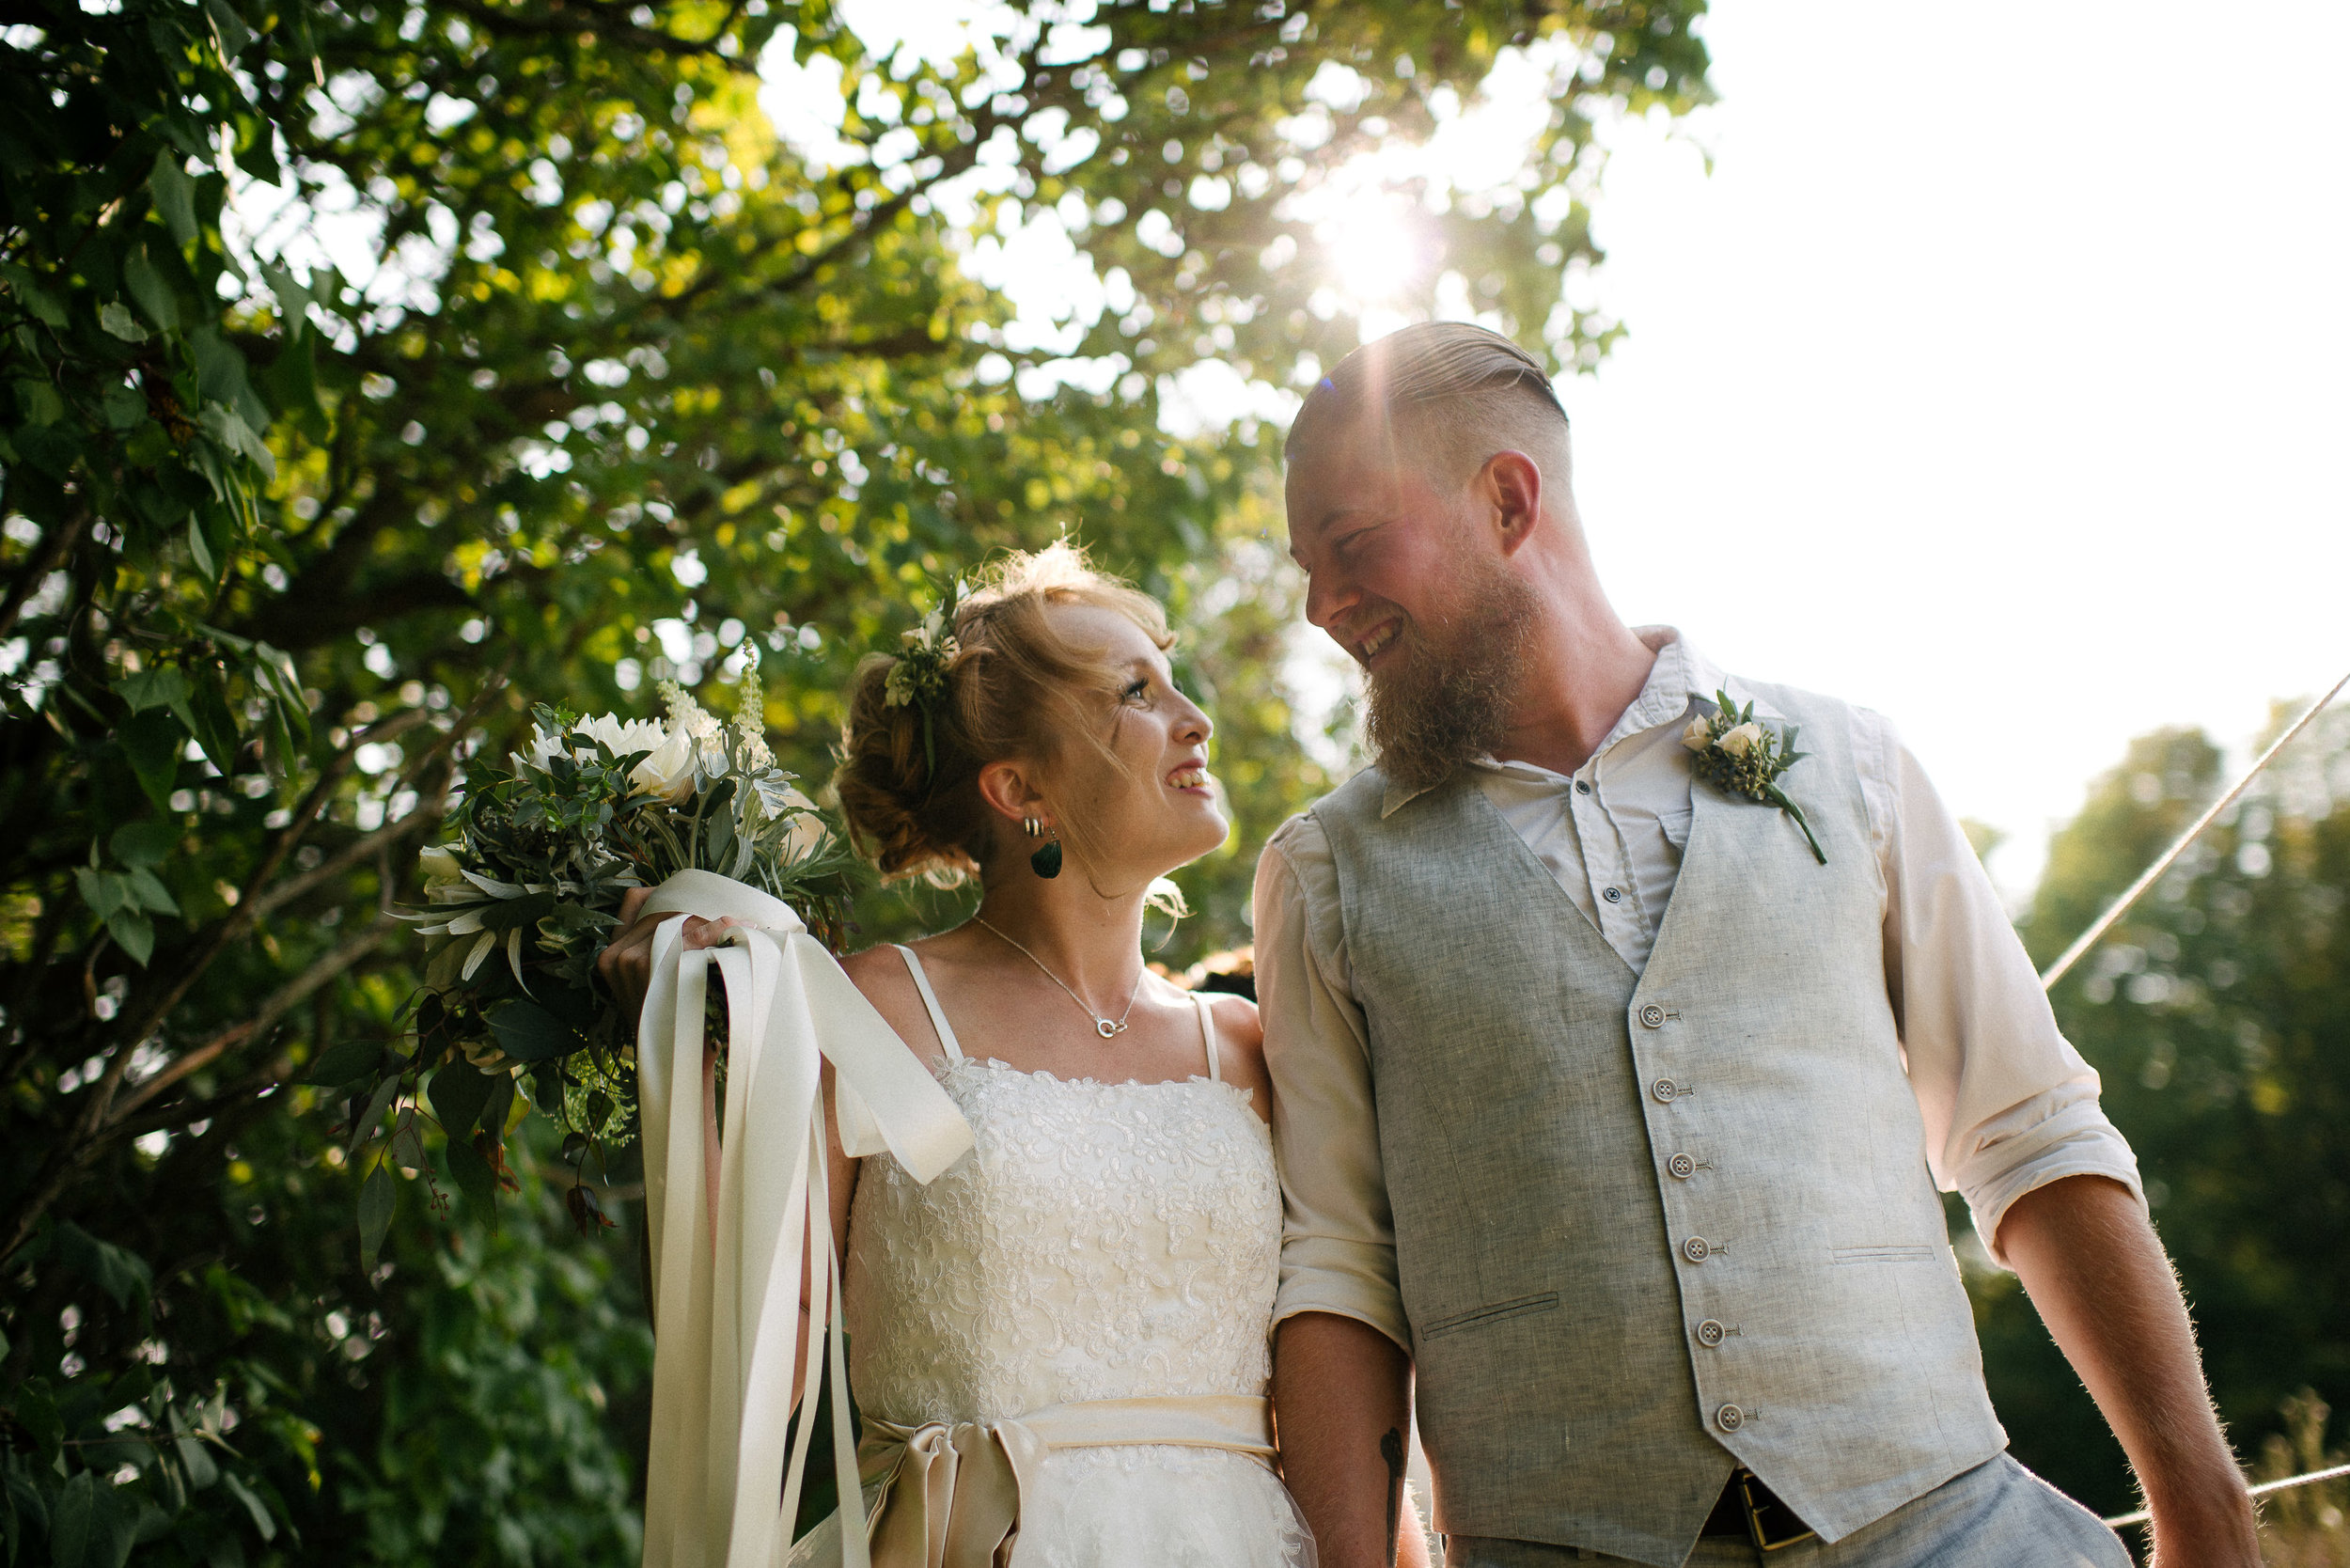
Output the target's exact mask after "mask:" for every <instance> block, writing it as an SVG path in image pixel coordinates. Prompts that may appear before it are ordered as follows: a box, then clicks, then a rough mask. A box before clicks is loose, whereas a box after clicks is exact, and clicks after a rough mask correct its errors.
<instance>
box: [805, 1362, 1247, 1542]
mask: <svg viewBox="0 0 2350 1568" xmlns="http://www.w3.org/2000/svg"><path fill="white" fill-rule="evenodd" d="M1272 1408H1273V1407H1272V1403H1271V1402H1270V1401H1268V1400H1265V1399H1262V1398H1258V1397H1253V1396H1250V1395H1245V1394H1201V1395H1189V1396H1174V1395H1169V1396H1165V1397H1160V1398H1151V1399H1104V1400H1088V1401H1086V1402H1084V1403H1073V1404H1055V1405H1048V1406H1046V1407H1045V1408H1043V1409H1042V1410H1031V1411H1029V1412H1028V1413H1027V1414H1026V1415H1025V1416H1022V1417H1020V1418H1018V1419H1014V1420H1004V1421H957V1422H952V1423H948V1422H945V1421H927V1422H924V1423H923V1424H921V1425H919V1426H899V1425H895V1424H892V1423H891V1422H888V1421H880V1420H873V1419H870V1418H869V1419H868V1420H867V1421H866V1433H865V1447H864V1450H863V1451H862V1453H861V1454H860V1455H859V1458H860V1461H861V1468H862V1475H863V1481H864V1486H865V1491H866V1495H867V1497H868V1499H869V1501H868V1506H869V1507H870V1509H871V1513H870V1521H869V1523H868V1525H867V1527H866V1533H867V1534H868V1535H870V1537H871V1542H872V1545H871V1552H872V1564H873V1568H996V1564H997V1563H998V1562H1001V1563H1002V1564H1004V1565H1005V1568H1021V1559H1020V1549H1019V1535H1020V1510H1021V1499H1022V1497H1023V1495H1024V1494H1025V1493H1026V1492H1027V1491H1028V1490H1029V1488H1030V1487H1031V1486H1032V1485H1033V1484H1034V1482H1035V1479H1036V1474H1037V1470H1038V1467H1039V1466H1041V1465H1042V1463H1043V1461H1044V1456H1045V1454H1046V1453H1048V1452H1050V1451H1051V1450H1054V1449H1090V1448H1122V1447H1126V1446H1130V1445H1141V1444H1149V1445H1167V1446H1172V1447H1177V1448H1195V1449H1223V1450H1228V1451H1230V1452H1234V1453H1246V1454H1250V1455H1253V1456H1254V1457H1256V1458H1258V1459H1261V1460H1266V1461H1270V1460H1271V1459H1272V1457H1273V1453H1274V1448H1273V1416H1272ZM835 1529H838V1519H837V1518H836V1519H835V1520H830V1521H827V1522H826V1526H825V1527H824V1529H823V1530H822V1531H821V1532H811V1533H810V1536H809V1539H808V1540H807V1541H806V1542H804V1543H802V1544H801V1549H800V1550H797V1551H794V1552H793V1553H792V1554H791V1559H790V1560H791V1563H792V1564H795V1565H796V1564H799V1563H802V1562H811V1563H812V1562H818V1561H828V1560H830V1559H831V1557H832V1555H833V1552H834V1551H835V1550H837V1548H835V1547H834V1546H833V1542H832V1534H833V1531H834V1530H835ZM820 1533H821V1534H822V1536H823V1539H822V1540H819V1539H818V1536H819V1534H820ZM844 1533H845V1534H848V1535H854V1534H856V1533H857V1532H856V1531H854V1530H850V1531H846V1532H844Z"/></svg>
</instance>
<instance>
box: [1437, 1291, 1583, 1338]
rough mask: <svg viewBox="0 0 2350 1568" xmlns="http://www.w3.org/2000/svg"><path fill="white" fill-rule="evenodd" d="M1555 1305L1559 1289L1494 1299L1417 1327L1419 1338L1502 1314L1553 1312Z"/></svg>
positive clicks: (1485, 1321) (1475, 1324)
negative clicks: (1511, 1297)
mask: <svg viewBox="0 0 2350 1568" xmlns="http://www.w3.org/2000/svg"><path fill="white" fill-rule="evenodd" d="M1558 1309H1559V1293H1558V1292H1557V1291H1545V1292H1544V1293H1543V1294H1541V1295H1521V1296H1518V1297H1515V1298H1514V1299H1512V1300H1509V1301H1496V1302H1495V1303H1494V1304H1493V1305H1491V1306H1489V1307H1473V1308H1471V1309H1469V1310H1467V1311H1465V1312H1455V1313H1453V1314H1452V1315H1451V1316H1450V1317H1449V1318H1438V1319H1437V1320H1436V1321H1435V1322H1434V1323H1432V1324H1429V1325H1426V1326H1425V1327H1423V1328H1422V1329H1421V1330H1420V1331H1419V1337H1420V1338H1421V1339H1423V1340H1433V1339H1434V1338H1435V1337H1436V1336H1438V1335H1439V1334H1450V1333H1452V1332H1454V1331H1455V1330H1457V1329H1462V1328H1481V1327H1482V1326H1484V1325H1486V1324H1489V1323H1499V1322H1500V1321H1501V1320H1502V1319H1503V1318H1522V1317H1525V1316H1527V1315H1528V1314H1529V1313H1532V1312H1555V1311H1557V1310H1558Z"/></svg>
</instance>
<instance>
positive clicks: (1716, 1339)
mask: <svg viewBox="0 0 2350 1568" xmlns="http://www.w3.org/2000/svg"><path fill="white" fill-rule="evenodd" d="M1728 1332H1729V1330H1728V1329H1725V1328H1724V1327H1723V1326H1722V1325H1720V1324H1718V1323H1716V1322H1715V1321H1714V1320H1713V1319H1712V1318H1707V1319H1706V1320H1705V1321H1704V1322H1703V1323H1701V1324H1699V1325H1698V1343H1700V1344H1701V1345H1718V1344H1720V1343H1721V1342H1722V1336H1723V1335H1724V1334H1726V1333H1728Z"/></svg>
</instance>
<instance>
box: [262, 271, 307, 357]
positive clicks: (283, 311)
mask: <svg viewBox="0 0 2350 1568" xmlns="http://www.w3.org/2000/svg"><path fill="white" fill-rule="evenodd" d="M261 277H262V279H263V280H264V281H266V282H267V283H268V284H269V291H270V292H271V293H273V294H274V295H276V296H277V313H278V315H279V316H280V317H281V318H282V319H283V321H284V324H285V333H286V342H287V343H288V345H291V344H292V343H293V342H294V341H295V340H297V339H298V338H300V337H301V336H302V333H303V329H304V328H305V327H306V326H308V325H309V321H310V306H312V305H314V304H316V303H317V296H316V295H314V294H312V293H311V292H310V290H307V289H305V288H304V287H303V286H302V285H301V284H299V283H296V282H295V281H294V275H293V274H291V273H290V272H288V271H287V270H286V269H285V268H283V267H281V266H279V265H278V264H277V263H275V262H274V261H264V262H262V263H261Z"/></svg>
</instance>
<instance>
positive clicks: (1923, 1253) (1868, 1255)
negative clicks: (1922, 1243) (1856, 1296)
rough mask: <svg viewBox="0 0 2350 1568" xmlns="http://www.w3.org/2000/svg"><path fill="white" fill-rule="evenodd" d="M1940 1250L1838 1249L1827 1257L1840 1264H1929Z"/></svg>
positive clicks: (1924, 1248) (1926, 1248)
mask: <svg viewBox="0 0 2350 1568" xmlns="http://www.w3.org/2000/svg"><path fill="white" fill-rule="evenodd" d="M1940 1250H1941V1249H1940V1248H1939V1247H1892V1246H1884V1247H1837V1248H1835V1249H1834V1250H1833V1251H1831V1252H1830V1253H1829V1254H1828V1256H1829V1258H1831V1259H1832V1260H1834V1261H1835V1262H1840V1263H1930V1262H1934V1260H1935V1256H1936V1254H1937V1253H1939V1251H1940Z"/></svg>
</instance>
